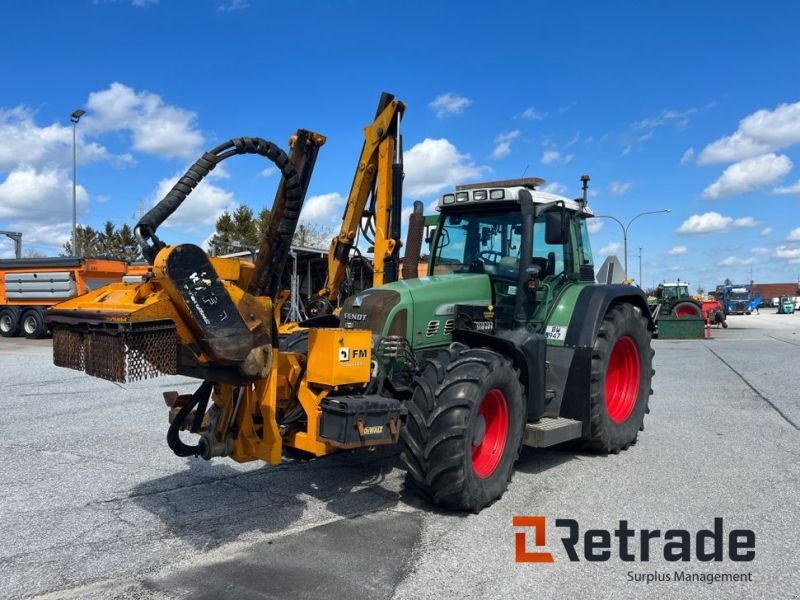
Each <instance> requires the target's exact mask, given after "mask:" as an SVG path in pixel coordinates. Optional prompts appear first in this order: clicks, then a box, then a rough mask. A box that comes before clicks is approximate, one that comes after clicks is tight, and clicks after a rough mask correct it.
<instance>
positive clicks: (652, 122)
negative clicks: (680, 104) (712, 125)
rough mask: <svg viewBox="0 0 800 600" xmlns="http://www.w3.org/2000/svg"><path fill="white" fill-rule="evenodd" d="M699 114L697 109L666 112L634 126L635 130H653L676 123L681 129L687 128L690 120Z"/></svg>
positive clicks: (638, 122)
mask: <svg viewBox="0 0 800 600" xmlns="http://www.w3.org/2000/svg"><path fill="white" fill-rule="evenodd" d="M695 113H697V109H696V108H689V109H687V110H683V111H680V110H664V111H662V112H661V114H659V115H656V116H654V117H647V118H646V119H642V120H641V121H637V122H636V123H634V124H633V128H634V129H652V128H655V127H661V126H663V125H667V124H669V123H675V124H676V125H677V126H678V127H679V128H683V127H686V125H688V123H689V118H690V117H691V116H692V115H694V114H695Z"/></svg>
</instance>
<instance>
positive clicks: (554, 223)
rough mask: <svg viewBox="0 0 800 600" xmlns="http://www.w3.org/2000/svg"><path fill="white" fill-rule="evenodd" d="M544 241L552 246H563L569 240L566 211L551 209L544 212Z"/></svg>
mask: <svg viewBox="0 0 800 600" xmlns="http://www.w3.org/2000/svg"><path fill="white" fill-rule="evenodd" d="M544 218H545V221H544V241H545V243H547V244H549V245H551V246H563V245H564V244H566V243H567V241H568V235H567V228H566V226H565V222H564V212H563V211H561V210H558V211H555V210H554V211H551V212H547V213H545V214H544Z"/></svg>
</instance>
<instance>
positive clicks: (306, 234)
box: [209, 206, 334, 254]
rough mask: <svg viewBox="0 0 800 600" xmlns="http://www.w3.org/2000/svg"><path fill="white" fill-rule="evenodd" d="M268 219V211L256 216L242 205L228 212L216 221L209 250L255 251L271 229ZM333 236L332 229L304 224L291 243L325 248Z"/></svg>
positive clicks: (301, 224) (222, 251)
mask: <svg viewBox="0 0 800 600" xmlns="http://www.w3.org/2000/svg"><path fill="white" fill-rule="evenodd" d="M269 220H270V211H269V209H268V208H264V209H262V210H261V211H260V212H259V213H258V216H257V217H256V216H255V215H254V213H253V210H252V209H251V208H250V207H248V206H239V207H238V208H237V209H236V210H234V211H233V213H229V212H228V211H225V212H224V213H222V214H221V215H220V216H219V218H218V219H217V225H216V228H215V231H214V235H213V236H212V238H211V240H210V241H209V246H210V249H212V250H213V249H214V248H215V247H216V252H217V253H218V254H225V253H228V252H236V251H238V250H255V249H256V248H258V245H259V244H260V243H261V238H262V237H263V235H264V233H265V232H266V231H267V229H268V228H269ZM333 235H334V234H333V230H332V229H331V228H330V227H325V226H324V225H317V224H313V223H311V224H310V223H306V222H301V223H300V224H299V225H298V226H297V230H296V231H295V234H294V239H293V240H292V243H294V244H297V245H298V246H306V247H309V248H322V249H326V248H327V247H328V245H329V244H330V241H331V238H332V237H333Z"/></svg>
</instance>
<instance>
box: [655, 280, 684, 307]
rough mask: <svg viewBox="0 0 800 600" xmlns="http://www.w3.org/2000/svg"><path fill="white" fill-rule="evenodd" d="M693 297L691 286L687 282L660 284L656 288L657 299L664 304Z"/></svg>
mask: <svg viewBox="0 0 800 600" xmlns="http://www.w3.org/2000/svg"><path fill="white" fill-rule="evenodd" d="M691 297H692V296H691V294H690V293H689V284H688V283H686V282H685V281H678V282H677V283H659V284H658V287H657V288H656V298H658V299H659V300H661V301H662V302H671V301H673V300H680V299H681V298H691Z"/></svg>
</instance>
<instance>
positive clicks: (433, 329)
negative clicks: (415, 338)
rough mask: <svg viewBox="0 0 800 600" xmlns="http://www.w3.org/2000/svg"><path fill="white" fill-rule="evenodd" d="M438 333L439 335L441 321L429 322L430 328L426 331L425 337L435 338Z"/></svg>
mask: <svg viewBox="0 0 800 600" xmlns="http://www.w3.org/2000/svg"><path fill="white" fill-rule="evenodd" d="M437 333H439V321H437V320H433V321H428V327H427V329H426V330H425V336H426V337H433V336H435V335H436V334H437Z"/></svg>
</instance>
